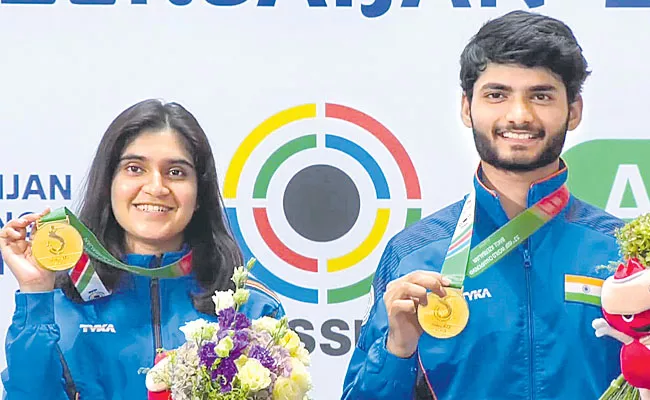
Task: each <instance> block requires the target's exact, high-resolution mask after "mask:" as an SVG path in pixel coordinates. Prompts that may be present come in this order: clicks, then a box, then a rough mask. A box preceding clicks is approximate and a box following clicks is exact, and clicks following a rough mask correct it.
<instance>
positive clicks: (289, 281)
mask: <svg viewBox="0 0 650 400" xmlns="http://www.w3.org/2000/svg"><path fill="white" fill-rule="evenodd" d="M223 191H224V200H225V202H226V212H227V216H228V219H229V222H230V225H231V228H232V230H233V234H234V236H235V238H236V239H237V241H238V243H239V245H240V246H241V248H242V250H243V253H244V256H245V257H246V258H250V257H255V258H256V259H257V263H256V264H255V266H254V268H253V271H252V272H253V274H254V275H255V276H256V277H257V278H258V279H260V280H261V281H262V282H264V283H265V284H266V285H268V286H269V287H270V288H271V289H272V290H274V291H275V292H277V293H278V294H280V295H283V296H285V297H288V298H291V299H294V300H297V301H300V302H304V303H313V304H316V303H328V304H333V303H343V302H346V301H349V300H353V299H355V298H358V297H361V296H363V295H365V294H367V293H368V291H369V290H370V285H371V282H372V278H373V276H374V271H375V269H376V266H377V261H378V260H377V259H373V256H374V258H377V255H378V253H377V252H376V251H375V250H376V249H378V248H379V247H380V245H381V244H382V242H383V241H384V240H387V239H388V237H389V236H392V234H394V233H395V232H396V231H398V230H400V229H402V228H404V227H405V226H408V225H409V224H411V223H413V222H416V221H418V220H419V219H420V217H421V208H420V204H419V201H420V200H421V191H420V183H419V179H418V176H417V173H416V171H415V168H414V166H413V162H412V161H411V159H410V158H409V156H408V154H407V153H406V150H405V149H404V147H403V146H402V144H401V143H400V142H399V141H398V140H397V138H396V137H395V136H394V135H393V134H392V133H391V132H390V130H388V128H386V127H385V126H384V125H382V124H381V123H380V122H378V121H377V120H375V119H374V118H372V117H371V116H369V115H367V114H365V113H363V112H361V111H358V110H356V109H353V108H350V107H347V106H344V105H339V104H332V103H326V104H304V105H300V106H296V107H293V108H289V109H286V110H284V111H281V112H279V113H277V114H275V115H273V116H271V117H270V118H268V119H267V120H265V121H264V122H262V123H261V124H260V125H259V126H257V127H256V128H255V129H254V130H253V131H252V132H251V133H250V134H249V135H248V136H247V137H246V138H245V139H244V140H243V142H242V143H241V144H240V146H239V148H238V149H237V150H236V152H235V155H234V156H233V159H232V161H231V163H230V166H229V168H228V171H227V173H226V177H225V182H224V190H223Z"/></svg>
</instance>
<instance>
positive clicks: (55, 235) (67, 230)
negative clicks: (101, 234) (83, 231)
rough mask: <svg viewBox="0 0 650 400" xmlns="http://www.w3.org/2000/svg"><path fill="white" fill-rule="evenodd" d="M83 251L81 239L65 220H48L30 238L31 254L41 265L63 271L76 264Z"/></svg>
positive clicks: (51, 269)
mask: <svg viewBox="0 0 650 400" xmlns="http://www.w3.org/2000/svg"><path fill="white" fill-rule="evenodd" d="M82 253H83V239H82V238H81V235H80V234H79V232H77V230H76V229H75V228H73V227H72V226H71V225H70V224H68V223H67V222H48V223H45V224H43V225H41V226H39V227H38V230H37V231H36V234H35V235H34V237H33V238H32V255H33V256H34V258H35V259H36V262H38V265H40V266H41V267H43V268H45V269H47V270H50V271H65V270H67V269H70V268H72V267H74V266H75V264H77V261H79V259H80V258H81V254H82Z"/></svg>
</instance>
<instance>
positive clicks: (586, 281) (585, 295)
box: [564, 275, 604, 307]
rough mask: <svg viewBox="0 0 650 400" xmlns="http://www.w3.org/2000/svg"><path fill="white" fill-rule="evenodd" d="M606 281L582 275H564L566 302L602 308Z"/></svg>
mask: <svg viewBox="0 0 650 400" xmlns="http://www.w3.org/2000/svg"><path fill="white" fill-rule="evenodd" d="M603 282H604V280H602V279H598V278H592V277H589V276H582V275H564V300H565V301H572V302H575V303H584V304H591V305H594V306H598V307H600V290H601V289H602V287H603Z"/></svg>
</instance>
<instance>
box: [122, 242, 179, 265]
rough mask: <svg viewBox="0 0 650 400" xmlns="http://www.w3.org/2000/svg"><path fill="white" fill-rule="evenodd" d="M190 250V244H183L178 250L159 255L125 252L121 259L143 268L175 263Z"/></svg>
mask: <svg viewBox="0 0 650 400" xmlns="http://www.w3.org/2000/svg"><path fill="white" fill-rule="evenodd" d="M189 251H190V246H189V245H188V244H184V245H183V247H182V248H181V249H180V250H179V251H171V252H169V253H164V254H162V255H160V256H158V255H153V254H127V255H126V256H124V258H123V261H124V263H126V264H129V265H134V266H137V267H143V268H158V267H164V266H165V265H169V264H172V263H175V262H176V261H178V260H180V259H181V258H182V257H183V256H184V255H186V254H187V253H188V252H189Z"/></svg>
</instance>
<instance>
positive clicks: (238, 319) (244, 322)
mask: <svg viewBox="0 0 650 400" xmlns="http://www.w3.org/2000/svg"><path fill="white" fill-rule="evenodd" d="M250 326H251V321H250V320H249V319H248V318H246V316H245V315H244V314H242V313H237V315H235V329H236V330H238V331H240V330H242V329H246V328H248V327H250Z"/></svg>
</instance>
